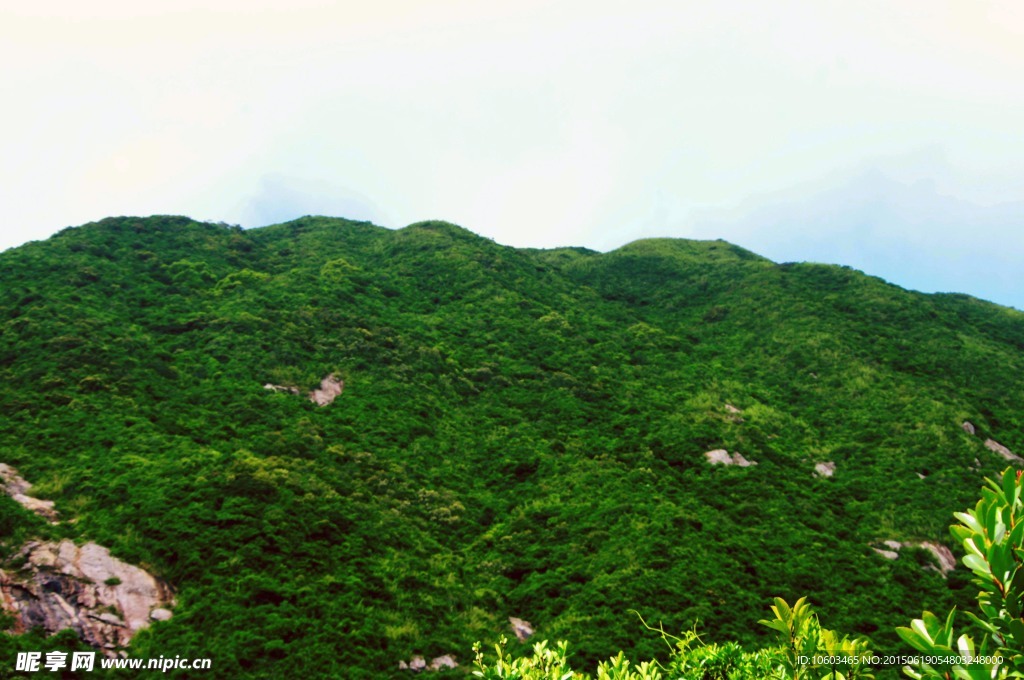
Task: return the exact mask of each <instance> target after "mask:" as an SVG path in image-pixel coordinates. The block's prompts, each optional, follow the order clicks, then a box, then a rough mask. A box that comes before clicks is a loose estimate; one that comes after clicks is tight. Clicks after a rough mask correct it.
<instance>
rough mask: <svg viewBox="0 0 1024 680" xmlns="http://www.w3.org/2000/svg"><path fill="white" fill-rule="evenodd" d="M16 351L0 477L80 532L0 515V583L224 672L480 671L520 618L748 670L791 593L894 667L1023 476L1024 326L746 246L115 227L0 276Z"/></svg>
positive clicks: (33, 248) (2, 258) (334, 228)
mask: <svg viewBox="0 0 1024 680" xmlns="http://www.w3.org/2000/svg"><path fill="white" fill-rule="evenodd" d="M0 324H2V333H0V416H2V417H0V452H2V453H0V463H6V464H8V465H11V466H14V467H15V468H16V469H17V470H18V472H19V474H20V475H22V476H23V477H24V478H25V479H26V480H28V481H29V482H31V483H33V484H34V485H35V486H34V487H33V488H32V494H33V495H34V497H35V498H38V499H49V500H53V501H55V510H56V512H57V513H58V514H59V516H60V517H61V518H63V522H62V523H60V524H55V525H54V524H50V523H48V522H47V521H45V520H44V519H43V518H40V517H36V516H35V515H32V514H31V513H30V512H29V511H28V510H25V509H23V508H21V507H19V506H17V505H15V504H13V503H12V502H10V503H9V502H6V501H7V500H8V499H3V500H4V501H5V503H3V504H0V530H2V532H3V533H2V534H0V535H2V536H3V542H4V551H5V552H6V553H7V554H8V555H15V554H16V553H18V551H19V550H20V549H21V546H23V545H24V543H25V541H28V540H30V539H37V540H53V541H56V540H59V539H63V538H73V539H76V540H78V541H87V540H88V541H96V542H97V543H99V544H101V545H103V546H106V547H109V548H110V550H111V551H112V554H113V555H116V556H117V557H118V558H119V559H123V560H126V561H129V562H131V563H132V564H137V565H141V566H143V567H145V568H146V569H147V570H148V571H149V572H150V573H152V574H154V575H155V576H157V577H158V578H159V579H161V581H162V582H165V583H167V584H168V585H169V586H170V587H171V588H172V589H173V591H174V593H175V604H174V606H173V608H172V609H173V617H172V618H170V619H169V620H161V621H158V622H155V623H154V624H153V625H152V626H150V627H149V628H147V629H145V630H143V631H142V632H140V633H138V635H136V636H135V638H134V640H133V641H132V643H131V648H130V650H131V653H132V655H133V656H152V657H156V656H159V655H172V656H173V655H181V656H182V657H207V658H210V659H212V662H213V664H212V670H211V671H208V672H206V673H205V676H206V677H225V678H244V677H252V678H269V677H285V676H290V677H349V678H361V677H364V678H380V677H390V676H393V677H408V674H409V671H404V670H399V662H408V661H410V660H412V659H413V658H414V657H416V656H422V657H424V658H425V659H427V660H428V662H429V659H433V658H442V657H443V656H444V655H451V656H452V657H454V660H455V661H456V662H457V663H459V664H460V668H458V669H456V670H448V671H445V670H441V671H438V672H437V675H436V676H435V677H446V674H448V676H450V677H462V675H463V671H465V670H466V667H467V666H468V665H469V664H470V663H471V661H472V653H471V651H470V648H471V645H472V643H473V642H474V641H475V640H494V639H496V638H497V637H498V636H499V635H500V634H502V633H504V634H507V635H509V636H510V637H511V636H512V630H511V628H510V626H509V617H516V618H519V619H523V620H525V621H528V622H529V623H530V624H532V627H533V628H534V629H536V631H537V636H539V637H541V636H542V637H545V638H548V639H552V640H554V639H558V638H570V639H571V640H572V641H573V649H574V650H575V651H576V655H577V656H576V658H577V659H578V660H580V661H589V660H593V659H597V658H606V657H607V656H609V655H611V654H613V653H615V652H616V651H618V650H619V649H624V650H626V651H627V652H629V653H630V654H635V655H637V656H642V657H650V656H654V655H657V654H660V653H662V652H663V650H664V647H663V645H664V642H663V641H662V640H661V639H660V638H659V637H658V636H656V635H652V634H651V633H650V632H649V631H647V630H645V629H644V628H643V627H642V626H641V625H640V624H639V622H638V620H637V618H636V617H635V616H634V615H633V614H631V613H629V610H631V609H632V610H636V611H637V612H639V613H640V614H641V615H642V616H643V617H644V619H645V620H647V621H649V622H651V621H660V622H662V623H663V624H664V625H665V627H666V630H669V631H679V630H684V629H689V628H691V627H692V626H693V624H694V622H695V621H699V630H701V631H702V632H703V635H704V637H705V638H707V639H710V640H723V641H724V640H737V641H739V642H741V643H743V644H745V645H757V644H761V643H763V642H764V640H766V639H768V638H769V636H770V631H768V630H767V629H765V628H764V627H763V626H758V625H757V624H756V622H757V620H758V619H761V618H764V617H765V615H766V611H767V608H768V606H769V604H771V598H772V597H773V596H781V597H784V598H786V599H788V600H790V601H794V600H796V599H797V598H798V597H800V596H805V595H806V596H808V598H809V600H810V601H811V602H812V603H813V604H814V605H815V608H816V610H817V611H819V612H820V614H821V616H822V619H823V621H824V622H826V623H827V625H828V626H829V627H830V628H833V629H836V630H840V631H843V632H847V633H851V634H863V635H866V636H868V637H870V638H871V640H872V641H873V643H874V644H875V646H876V649H878V650H882V651H893V652H895V651H901V652H902V653H908V651H909V650H906V649H905V648H904V647H903V646H902V645H901V643H900V642H899V640H898V638H897V637H896V635H895V633H894V627H895V626H897V625H906V624H907V622H908V621H909V620H910V619H911V618H913V617H916V616H919V615H920V613H921V610H922V609H926V608H927V609H931V610H933V611H945V610H946V609H948V608H949V607H950V606H952V605H955V604H959V605H962V606H963V605H967V604H969V603H970V601H971V600H972V598H973V595H974V591H973V590H972V589H971V588H970V587H969V586H968V578H969V572H967V570H965V569H964V568H963V567H962V566H958V567H956V568H955V569H953V570H949V569H948V565H944V564H943V563H942V562H941V560H940V559H939V558H940V557H941V556H942V554H941V553H942V551H941V550H939V548H940V547H943V546H944V547H947V548H953V549H954V551H955V550H956V547H955V546H954V543H953V541H952V540H951V539H950V536H949V533H948V531H947V526H948V525H949V523H950V521H951V513H952V512H954V511H958V510H962V509H963V508H965V507H967V506H968V505H971V504H973V502H974V501H975V499H976V497H977V493H978V488H979V486H980V484H981V481H982V479H983V477H985V476H986V475H988V476H992V475H995V474H996V473H997V472H998V471H999V470H1001V469H1003V468H1004V467H1005V466H1006V465H1007V464H1011V463H1012V464H1019V462H1017V461H1015V460H1012V459H1013V458H1014V456H1015V453H1018V454H1019V453H1021V452H1024V413H1022V410H1021V404H1022V403H1024V313H1021V312H1018V311H1015V310H1012V309H1009V308H1005V307H1000V306H997V305H994V304H991V303H988V302H984V301H981V300H977V299H973V298H970V297H967V296H963V295H924V294H920V293H913V292H908V291H905V290H902V289H900V288H897V287H895V286H892V285H889V284H886V283H884V282H883V281H881V280H880V279H877V278H873V277H870V276H866V275H865V274H863V273H861V272H859V271H855V270H852V269H849V268H844V267H837V266H830V265H812V264H776V263H774V262H772V261H770V260H768V259H765V258H763V257H760V256H758V255H756V254H754V253H751V252H749V251H747V250H744V249H742V248H739V247H737V246H734V245H731V244H729V243H726V242H723V241H686V240H673V239H649V240H643V241H637V242H634V243H631V244H629V245H626V246H624V247H622V248H620V249H618V250H615V251H613V252H610V253H606V254H601V253H597V252H593V251H589V250H586V249H582V248H562V249H556V250H526V249H515V248H510V247H504V246H501V245H498V244H495V243H493V242H492V241H489V240H487V239H485V238H481V237H479V236H476V235H475V234H473V233H472V232H469V231H467V230H465V229H462V228H460V227H457V226H454V225H451V224H448V223H444V222H423V223H419V224H414V225H410V226H409V227H406V228H404V229H400V230H396V231H392V230H388V229H384V228H380V227H376V226H373V225H372V224H369V223H360V222H352V221H348V220H343V219H333V218H322V217H306V218H302V219H299V220H295V221H292V222H288V223H285V224H279V225H274V226H269V227H265V228H260V229H252V230H247V231H243V230H241V229H238V228H232V227H225V226H218V225H211V224H204V223H197V222H194V221H191V220H189V219H187V218H183V217H150V218H112V219H106V220H103V221H101V222H97V223H94V224H89V225H85V226H83V227H79V228H73V229H68V230H65V231H63V232H61V233H60V234H58V235H56V236H54V237H53V238H51V239H49V240H48V241H45V242H38V243H31V244H28V245H25V246H22V247H20V248H16V249H12V250H9V251H6V252H4V253H2V254H0ZM315 390H322V391H321V392H320V393H319V395H313V393H314V391H315ZM312 396H316V399H313V398H311V397H312ZM328 396H329V397H330V398H329V399H328V398H327V397H328ZM321 402H329V403H326V405H320V403H321ZM996 444H998V445H1000V446H1002V447H1003V449H999V448H997V447H996ZM884 541H898V542H899V543H900V544H901V546H902V547H901V548H899V549H898V550H895V549H894V548H893V546H892V545H889V546H886V545H885V544H884V543H883V542H884ZM923 542H929V543H932V544H934V546H935V548H934V549H927V546H925V547H921V544H922V543H923ZM893 557H895V559H892V558H893ZM19 568H21V567H20V565H19V563H18V562H17V561H16V560H14V561H10V560H9V561H8V563H7V565H6V567H5V570H6V571H7V572H8V573H11V574H15V573H17V572H18V569H19ZM161 618H166V617H165V616H162V617H161ZM64 635H65V637H61V638H58V639H57V643H53V642H52V640H53V639H51V642H50V643H48V644H56V645H57V646H56V648H58V649H65V650H68V649H70V648H71V647H70V645H72V644H75V643H74V639H73V638H74V636H73V635H72V636H71V637H70V638H69V637H67V634H64ZM31 640H32V642H31V644H34V645H36V646H37V647H38V645H39V644H42V643H40V642H39V640H40V638H38V636H37V637H35V638H31ZM31 644H29V643H28V642H25V638H18V637H9V638H7V639H6V640H5V641H4V642H3V643H0V645H6V647H4V649H5V651H6V652H11V654H9V655H13V652H12V650H15V649H24V648H27V647H26V646H28V647H31ZM516 644H519V643H515V642H514V643H513V646H514V645H516ZM521 646H522V645H521ZM5 658H6V657H5ZM893 672H894V671H893ZM879 677H884V676H882V675H880V676H879Z"/></svg>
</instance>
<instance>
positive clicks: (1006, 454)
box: [985, 439, 1024, 464]
mask: <svg viewBox="0 0 1024 680" xmlns="http://www.w3.org/2000/svg"><path fill="white" fill-rule="evenodd" d="M985 448H986V449H988V450H989V451H994V452H996V453H998V454H999V455H1000V456H1002V457H1003V458H1005V459H1006V460H1008V461H1010V462H1011V463H1018V464H1020V463H1024V458H1021V457H1020V456H1018V455H1017V454H1016V453H1014V452H1013V451H1011V450H1010V449H1008V448H1006V447H1005V446H1003V445H1002V444H1000V443H999V442H997V441H996V440H995V439H986V440H985Z"/></svg>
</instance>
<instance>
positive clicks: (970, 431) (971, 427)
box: [960, 420, 975, 435]
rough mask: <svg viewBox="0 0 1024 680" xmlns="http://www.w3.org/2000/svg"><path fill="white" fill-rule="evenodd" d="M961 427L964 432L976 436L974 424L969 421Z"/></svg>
mask: <svg viewBox="0 0 1024 680" xmlns="http://www.w3.org/2000/svg"><path fill="white" fill-rule="evenodd" d="M960 427H962V428H963V430H964V432H966V433H967V434H970V435H973V434H975V429H974V423H972V422H971V421H969V420H965V421H964V422H963V424H961V425H960Z"/></svg>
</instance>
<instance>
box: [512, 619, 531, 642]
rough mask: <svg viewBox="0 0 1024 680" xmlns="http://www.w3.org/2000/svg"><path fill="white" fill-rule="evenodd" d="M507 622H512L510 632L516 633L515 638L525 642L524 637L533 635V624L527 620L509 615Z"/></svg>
mask: <svg viewBox="0 0 1024 680" xmlns="http://www.w3.org/2000/svg"><path fill="white" fill-rule="evenodd" d="M508 622H509V623H511V624H512V632H513V633H515V634H516V639H517V640H519V641H520V642H526V639H527V638H528V637H530V636H531V635H533V626H532V625H531V624H530V622H529V621H523V620H522V619H517V618H516V617H514V616H510V617H508Z"/></svg>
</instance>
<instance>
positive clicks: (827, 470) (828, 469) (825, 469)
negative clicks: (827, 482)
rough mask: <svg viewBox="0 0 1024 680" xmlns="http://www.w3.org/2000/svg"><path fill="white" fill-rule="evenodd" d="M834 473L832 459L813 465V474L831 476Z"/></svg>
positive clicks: (834, 465) (834, 466)
mask: <svg viewBox="0 0 1024 680" xmlns="http://www.w3.org/2000/svg"><path fill="white" fill-rule="evenodd" d="M835 473H836V464H835V463H834V462H832V461H828V462H826V463H818V464H817V465H815V466H814V474H816V475H817V476H819V477H831V476H832V475H834V474H835Z"/></svg>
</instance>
